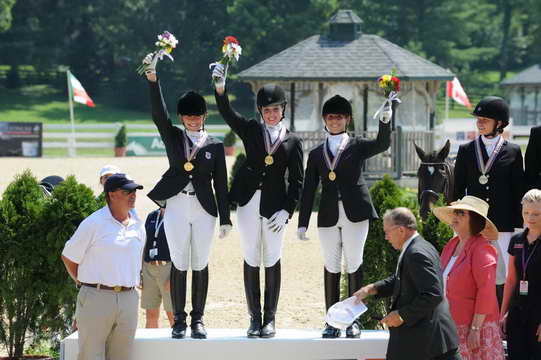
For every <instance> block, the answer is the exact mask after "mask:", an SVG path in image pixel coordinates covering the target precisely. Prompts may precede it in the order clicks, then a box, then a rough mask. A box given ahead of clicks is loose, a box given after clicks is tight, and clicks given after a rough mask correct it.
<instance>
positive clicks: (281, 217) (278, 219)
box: [267, 210, 289, 232]
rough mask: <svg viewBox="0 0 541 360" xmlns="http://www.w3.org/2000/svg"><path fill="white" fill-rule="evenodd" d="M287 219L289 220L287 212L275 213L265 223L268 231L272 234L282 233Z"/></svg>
mask: <svg viewBox="0 0 541 360" xmlns="http://www.w3.org/2000/svg"><path fill="white" fill-rule="evenodd" d="M287 219H289V213H288V212H287V211H285V210H280V211H277V212H275V213H274V215H272V216H271V218H270V219H269V221H268V222H267V225H268V226H269V230H272V231H273V232H280V231H282V229H283V228H284V226H285V225H286V222H287Z"/></svg>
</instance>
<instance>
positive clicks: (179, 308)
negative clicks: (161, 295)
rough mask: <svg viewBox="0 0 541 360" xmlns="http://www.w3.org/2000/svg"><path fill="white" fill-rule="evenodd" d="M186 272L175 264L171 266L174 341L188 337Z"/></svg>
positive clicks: (172, 334) (172, 333)
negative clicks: (185, 308)
mask: <svg viewBox="0 0 541 360" xmlns="http://www.w3.org/2000/svg"><path fill="white" fill-rule="evenodd" d="M187 274H188V273H187V272H186V271H180V270H178V269H177V268H176V267H175V265H174V264H172V266H171V303H172V304H173V314H174V316H175V323H174V324H173V330H172V332H171V336H172V337H173V339H182V338H183V337H184V336H186V312H185V311H184V307H185V306H186V277H187Z"/></svg>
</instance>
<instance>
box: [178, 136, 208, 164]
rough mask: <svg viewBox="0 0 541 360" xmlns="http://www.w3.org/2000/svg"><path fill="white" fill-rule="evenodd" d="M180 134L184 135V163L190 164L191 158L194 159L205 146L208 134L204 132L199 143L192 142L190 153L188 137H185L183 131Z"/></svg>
mask: <svg viewBox="0 0 541 360" xmlns="http://www.w3.org/2000/svg"><path fill="white" fill-rule="evenodd" d="M182 134H183V135H184V155H185V156H186V161H188V162H190V161H192V159H193V158H195V156H196V155H197V153H198V152H199V150H201V148H202V147H203V145H205V142H206V141H207V138H208V137H209V134H208V133H207V132H206V131H203V135H201V137H200V138H199V141H197V142H194V144H193V148H192V151H190V145H189V144H190V140H188V135H186V132H185V131H183V132H182Z"/></svg>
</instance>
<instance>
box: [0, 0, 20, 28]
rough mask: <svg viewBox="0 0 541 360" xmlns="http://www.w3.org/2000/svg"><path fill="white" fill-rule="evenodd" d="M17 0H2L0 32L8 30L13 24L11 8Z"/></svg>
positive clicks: (0, 4) (0, 0)
mask: <svg viewBox="0 0 541 360" xmlns="http://www.w3.org/2000/svg"><path fill="white" fill-rule="evenodd" d="M15 1H16V0H0V32H2V31H6V30H8V29H9V28H10V26H11V19H12V16H11V8H12V7H13V5H15Z"/></svg>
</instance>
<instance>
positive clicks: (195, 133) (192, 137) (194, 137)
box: [186, 130, 205, 142]
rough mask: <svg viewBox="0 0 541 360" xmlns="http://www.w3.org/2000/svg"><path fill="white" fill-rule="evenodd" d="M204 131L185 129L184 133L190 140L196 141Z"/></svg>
mask: <svg viewBox="0 0 541 360" xmlns="http://www.w3.org/2000/svg"><path fill="white" fill-rule="evenodd" d="M204 133H205V130H199V131H190V130H186V135H188V137H189V138H190V140H192V142H196V141H197V140H199V139H200V138H201V136H203V134H204Z"/></svg>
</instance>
